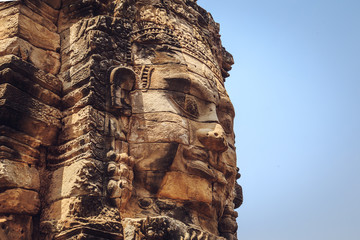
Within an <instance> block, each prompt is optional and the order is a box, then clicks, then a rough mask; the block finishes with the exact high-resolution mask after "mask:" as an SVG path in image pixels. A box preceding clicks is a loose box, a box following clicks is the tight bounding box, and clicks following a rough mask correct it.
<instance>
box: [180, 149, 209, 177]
mask: <svg viewBox="0 0 360 240" xmlns="http://www.w3.org/2000/svg"><path fill="white" fill-rule="evenodd" d="M183 156H184V159H185V160H186V163H185V165H186V168H187V170H188V171H189V173H191V174H194V175H197V176H201V177H203V178H206V179H210V180H212V179H214V178H215V174H214V172H213V169H212V167H211V166H210V162H209V160H210V154H209V152H208V151H207V150H205V149H202V148H199V147H195V146H186V147H184V150H183Z"/></svg>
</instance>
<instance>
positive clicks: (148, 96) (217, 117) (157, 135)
mask: <svg viewBox="0 0 360 240" xmlns="http://www.w3.org/2000/svg"><path fill="white" fill-rule="evenodd" d="M180 51H181V49H179V48H174V47H170V46H161V48H159V46H154V45H150V46H149V45H141V44H138V45H136V46H135V57H134V58H135V63H136V64H138V65H139V66H142V67H141V69H142V71H141V77H140V79H139V82H138V83H137V84H136V89H135V90H134V91H133V92H132V93H131V104H132V117H131V121H130V132H129V137H128V141H129V143H130V155H131V156H132V157H134V158H135V168H134V171H135V179H134V189H136V193H135V195H136V196H137V198H138V201H139V202H140V204H139V205H140V207H142V208H143V209H146V210H147V211H150V212H151V211H153V212H154V214H155V215H156V212H157V213H165V214H168V215H170V216H171V215H174V216H183V219H180V220H182V221H185V222H188V223H197V224H200V225H202V226H204V228H205V229H208V230H209V231H211V232H216V231H217V230H216V229H217V221H218V219H217V218H219V217H220V216H221V214H222V211H223V209H224V204H226V202H227V199H230V198H231V197H230V196H231V194H232V192H231V191H232V189H233V188H234V182H235V175H236V156H235V151H234V134H233V118H234V110H233V107H232V104H231V102H230V100H229V98H228V96H227V94H226V91H225V89H224V87H223V86H222V83H221V82H222V78H219V77H218V76H216V74H215V73H214V72H213V71H211V70H210V68H209V67H208V66H207V65H206V64H204V63H203V62H201V61H199V60H197V59H196V58H193V57H191V56H189V55H187V54H184V53H182V52H180ZM144 52H147V53H149V52H150V53H151V54H150V55H148V56H147V58H144V55H143V53H144ZM140 56H141V57H140ZM149 59H150V61H151V62H150V61H149ZM149 63H151V64H149ZM139 69H140V68H139ZM156 199H157V200H156ZM154 201H155V202H156V203H155V204H153V205H151V203H152V202H154ZM229 201H232V200H229ZM142 202H145V204H144V206H141V205H142ZM159 202H160V204H159ZM161 202H166V203H167V204H165V205H164V204H161ZM169 204H170V205H171V207H169ZM185 205H186V206H187V208H186V209H191V210H190V211H189V212H187V213H184V214H183V215H181V214H180V215H179V214H173V212H175V211H179V209H181V207H182V206H185ZM185 215H186V216H185ZM209 219H211V220H213V221H211V220H209Z"/></svg>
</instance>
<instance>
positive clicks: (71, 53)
mask: <svg viewBox="0 0 360 240" xmlns="http://www.w3.org/2000/svg"><path fill="white" fill-rule="evenodd" d="M219 37H220V35H219V25H218V24H217V23H215V22H214V20H213V19H212V17H211V15H210V14H209V13H207V12H206V11H205V10H204V9H202V8H201V7H200V6H198V5H197V4H196V1H195V0H176V1H175V0H161V1H160V0H140V1H133V0H117V1H112V0H104V1H95V0H94V1H93V0H90V1H82V0H75V1H70V0H24V1H16V2H4V3H0V133H1V136H0V145H1V146H0V188H1V189H0V213H1V214H3V215H1V216H0V225H1V224H2V225H1V228H0V238H1V239H58V240H60V239H129V240H130V239H134V240H136V239H154V240H155V239H156V240H157V239H182V240H190V239H200V240H201V239H228V240H229V239H236V231H237V224H236V217H237V213H236V212H235V211H234V208H237V207H239V206H240V205H241V203H242V200H243V199H242V189H241V186H240V185H238V184H237V183H236V180H237V179H238V178H239V177H240V174H239V173H238V171H239V169H238V168H236V153H235V136H234V133H233V121H234V116H235V113H234V108H233V106H232V104H231V102H230V99H229V97H228V95H227V93H226V90H225V87H224V81H225V78H226V77H227V76H228V75H229V74H228V71H229V70H230V69H231V65H232V64H233V59H232V56H231V55H230V54H229V53H228V52H226V50H225V49H224V48H223V47H222V45H221V41H220V38H219ZM10 200H11V201H10Z"/></svg>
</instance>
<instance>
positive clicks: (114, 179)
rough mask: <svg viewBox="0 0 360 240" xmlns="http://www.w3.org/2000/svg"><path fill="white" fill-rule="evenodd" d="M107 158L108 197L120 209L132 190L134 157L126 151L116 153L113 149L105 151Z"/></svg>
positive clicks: (123, 206)
mask: <svg viewBox="0 0 360 240" xmlns="http://www.w3.org/2000/svg"><path fill="white" fill-rule="evenodd" d="M107 159H108V161H109V162H108V165H107V173H108V174H109V181H108V184H107V191H108V194H109V198H110V199H111V200H112V201H113V202H114V203H115V205H116V206H117V207H118V208H119V210H120V211H122V210H124V208H125V206H126V204H127V202H128V201H129V200H130V197H131V193H132V190H133V186H132V181H133V179H134V172H133V166H134V159H133V158H132V157H129V156H128V155H127V153H121V154H116V153H115V152H114V151H109V152H108V153H107Z"/></svg>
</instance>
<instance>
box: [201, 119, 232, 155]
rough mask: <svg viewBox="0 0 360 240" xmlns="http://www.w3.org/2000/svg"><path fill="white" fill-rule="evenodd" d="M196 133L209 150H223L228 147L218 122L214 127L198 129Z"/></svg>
mask: <svg viewBox="0 0 360 240" xmlns="http://www.w3.org/2000/svg"><path fill="white" fill-rule="evenodd" d="M196 135H197V137H198V139H199V141H200V142H201V143H202V144H203V145H204V146H205V147H206V148H207V149H209V150H211V151H215V152H224V151H226V150H227V148H228V143H227V141H226V139H225V132H224V129H223V128H222V126H221V125H220V124H216V125H215V128H214V129H208V128H203V129H199V130H198V131H197V132H196Z"/></svg>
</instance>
